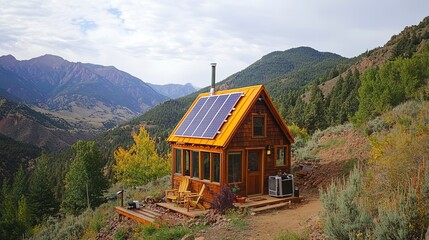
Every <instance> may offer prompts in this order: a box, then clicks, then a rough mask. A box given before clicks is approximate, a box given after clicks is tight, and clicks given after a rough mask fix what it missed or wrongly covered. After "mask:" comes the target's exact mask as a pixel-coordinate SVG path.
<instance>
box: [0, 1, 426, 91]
mask: <svg viewBox="0 0 429 240" xmlns="http://www.w3.org/2000/svg"><path fill="white" fill-rule="evenodd" d="M0 3H2V8H0V55H5V54H13V55H14V56H15V57H17V58H18V59H28V58H32V57H36V56H40V55H43V54H46V53H51V54H56V55H60V56H61V57H63V58H65V59H67V60H69V61H81V62H91V63H96V64H103V65H114V66H116V67H117V68H119V69H121V70H124V71H127V72H129V73H131V74H133V75H135V76H137V77H139V78H141V79H143V80H144V81H149V82H153V83H161V84H162V83H173V82H175V83H186V82H192V83H193V84H194V85H197V86H200V87H202V86H205V85H208V84H205V81H206V80H204V81H202V80H203V79H206V78H207V76H208V75H209V74H210V62H218V64H219V65H218V66H219V67H218V71H219V73H218V77H219V78H218V79H219V80H221V79H223V78H226V77H227V76H229V75H231V74H233V73H235V72H237V71H240V70H242V69H243V68H245V67H246V66H248V65H249V64H251V63H253V62H254V61H256V60H258V59H260V58H261V57H262V56H263V55H265V54H268V53H269V52H271V51H276V50H286V49H289V48H292V47H298V46H310V47H313V48H315V49H317V50H319V51H330V52H334V53H337V54H340V55H343V56H346V57H353V56H356V55H359V54H360V53H362V52H364V51H366V50H367V49H372V48H375V47H378V46H380V45H382V44H384V43H385V42H386V41H388V40H389V39H390V37H391V35H393V34H397V33H399V32H400V31H401V30H402V29H403V28H404V27H405V26H407V25H411V24H418V22H419V21H421V20H422V19H423V17H425V16H426V15H425V14H427V13H425V10H427V9H429V2H428V1H423V0H411V1H407V2H404V1H400V0H392V1H389V3H388V4H386V3H385V2H380V1H369V0H362V1H352V2H350V1H346V2H345V1H340V0H327V1H319V0H308V1H291V0H286V1H284V0H265V1H262V0H248V1H244V2H242V1H227V0H219V1H201V0H182V1H177V2H174V4H173V3H171V2H170V1H166V0H160V1H141V0H124V1H114V0H111V1H106V0H92V1H83V0H75V1H57V0H45V1H41V0H28V1H8V2H7V3H6V1H5V0H0ZM207 83H208V82H207Z"/></svg>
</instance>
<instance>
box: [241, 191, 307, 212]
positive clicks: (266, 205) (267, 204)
mask: <svg viewBox="0 0 429 240" xmlns="http://www.w3.org/2000/svg"><path fill="white" fill-rule="evenodd" d="M301 201H302V197H286V198H275V197H271V196H269V195H260V196H255V197H250V198H248V199H247V200H246V202H245V203H238V204H237V203H236V204H235V205H236V206H237V207H239V208H240V209H249V210H250V211H251V212H253V213H259V212H263V211H268V210H272V209H278V208H283V207H286V206H290V205H291V204H292V203H297V202H301Z"/></svg>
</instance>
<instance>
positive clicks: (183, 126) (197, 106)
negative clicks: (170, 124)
mask: <svg viewBox="0 0 429 240" xmlns="http://www.w3.org/2000/svg"><path fill="white" fill-rule="evenodd" d="M206 100H207V98H201V99H200V100H199V101H198V102H197V103H196V104H195V106H194V107H193V108H192V110H191V112H190V113H189V114H188V116H187V117H186V119H185V120H183V122H182V124H180V126H179V128H177V130H176V133H175V135H176V136H182V135H183V133H184V132H185V130H186V129H187V128H188V126H189V124H191V122H192V120H194V118H195V116H196V115H197V113H198V112H199V111H200V109H201V108H202V107H203V105H204V103H205V102H206Z"/></svg>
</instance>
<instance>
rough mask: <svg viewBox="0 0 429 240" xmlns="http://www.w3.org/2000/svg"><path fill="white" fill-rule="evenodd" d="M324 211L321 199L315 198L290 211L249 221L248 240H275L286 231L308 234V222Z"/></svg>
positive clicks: (294, 206) (286, 210)
mask: <svg viewBox="0 0 429 240" xmlns="http://www.w3.org/2000/svg"><path fill="white" fill-rule="evenodd" d="M321 210H322V204H321V203H320V201H319V199H316V198H313V199H309V200H307V201H306V202H305V203H303V204H299V205H292V207H291V208H290V209H283V210H277V211H273V212H269V213H265V214H261V215H256V216H253V217H252V218H251V219H249V222H248V223H249V228H248V230H249V233H250V236H249V238H248V239H273V238H275V237H278V236H279V235H280V234H281V233H282V232H284V231H285V230H286V229H287V230H289V231H292V232H295V233H298V234H302V233H305V232H306V230H307V229H306V228H307V225H308V224H307V222H308V220H309V219H310V218H312V217H315V216H317V215H318V214H319V212H320V211H321Z"/></svg>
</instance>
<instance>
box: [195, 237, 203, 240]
mask: <svg viewBox="0 0 429 240" xmlns="http://www.w3.org/2000/svg"><path fill="white" fill-rule="evenodd" d="M204 239H205V238H204V237H203V236H200V237H196V238H195V240H204Z"/></svg>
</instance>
